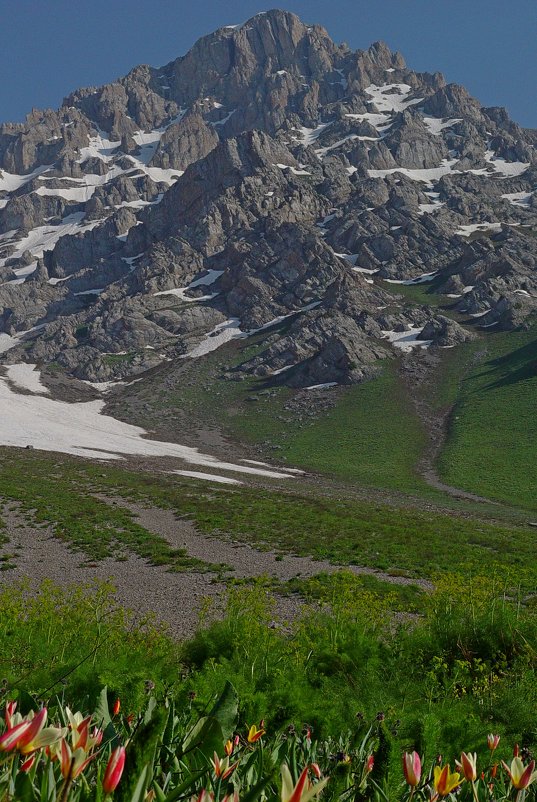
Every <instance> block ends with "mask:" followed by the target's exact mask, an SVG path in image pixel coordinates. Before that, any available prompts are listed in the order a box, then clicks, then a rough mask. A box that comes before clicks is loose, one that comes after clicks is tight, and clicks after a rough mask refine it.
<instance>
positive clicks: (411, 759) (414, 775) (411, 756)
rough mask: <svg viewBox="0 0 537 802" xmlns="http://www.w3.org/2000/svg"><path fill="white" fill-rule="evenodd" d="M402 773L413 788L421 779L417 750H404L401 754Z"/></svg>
mask: <svg viewBox="0 0 537 802" xmlns="http://www.w3.org/2000/svg"><path fill="white" fill-rule="evenodd" d="M403 773H404V775H405V780H406V781H407V783H408V785H410V786H411V787H412V788H415V787H416V786H417V785H419V782H420V779H421V760H420V756H419V755H418V753H417V752H412V753H409V752H405V754H404V755H403Z"/></svg>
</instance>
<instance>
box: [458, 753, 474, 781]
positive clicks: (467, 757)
mask: <svg viewBox="0 0 537 802" xmlns="http://www.w3.org/2000/svg"><path fill="white" fill-rule="evenodd" d="M455 762H456V764H457V768H458V769H459V770H460V771H462V773H463V774H464V777H465V779H466V780H468V782H469V783H473V782H475V781H476V780H477V755H476V753H475V752H474V754H473V755H472V754H467V753H466V752H463V753H462V755H461V760H460V763H459V761H458V760H457V761H455Z"/></svg>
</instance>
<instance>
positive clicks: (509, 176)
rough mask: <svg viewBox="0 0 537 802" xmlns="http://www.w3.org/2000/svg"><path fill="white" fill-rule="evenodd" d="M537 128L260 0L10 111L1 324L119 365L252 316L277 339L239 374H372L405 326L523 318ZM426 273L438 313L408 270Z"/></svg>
mask: <svg viewBox="0 0 537 802" xmlns="http://www.w3.org/2000/svg"><path fill="white" fill-rule="evenodd" d="M536 144H537V132H533V131H528V130H524V129H522V128H520V127H519V126H518V125H517V124H516V123H514V122H513V121H511V120H510V119H509V116H508V115H507V113H506V112H505V110H504V109H497V108H482V107H481V106H480V104H479V103H478V101H476V100H475V99H473V98H471V97H470V95H469V94H468V93H467V92H466V90H465V89H464V88H463V87H460V86H456V85H453V84H450V85H446V83H445V81H444V79H443V77H442V76H441V75H440V74H439V73H435V74H432V75H430V74H427V73H417V72H414V71H413V70H411V69H410V68H409V67H407V65H406V64H405V62H404V60H403V58H402V57H401V56H400V55H399V54H398V53H392V52H391V51H390V50H389V48H388V47H387V46H386V45H385V44H383V43H382V42H377V43H375V44H373V45H372V46H371V47H370V48H369V49H367V50H364V51H358V52H351V51H350V50H349V48H348V47H347V46H346V45H336V44H335V43H334V42H332V41H331V39H330V37H329V36H328V34H327V33H326V31H325V30H324V29H323V28H321V27H319V26H315V25H313V26H311V25H306V24H304V23H303V22H301V21H300V20H299V19H298V18H297V17H296V16H294V15H293V14H291V13H288V12H284V11H269V12H266V13H262V14H258V15H257V16H255V17H254V18H252V19H251V20H249V21H248V22H246V23H245V24H244V25H242V26H236V27H230V28H223V29H220V30H219V31H216V32H215V33H213V34H210V35H209V36H206V37H204V38H202V39H200V40H199V41H198V42H197V43H196V44H195V45H194V46H193V48H192V49H191V50H190V51H189V52H188V53H187V54H186V55H184V56H182V57H180V58H178V59H176V60H174V61H172V62H170V63H169V64H167V65H165V66H164V67H162V68H160V69H153V68H151V67H148V66H141V67H137V68H135V69H134V70H132V71H131V72H130V73H129V74H128V75H127V76H126V77H125V78H123V79H121V80H118V81H115V82H113V83H111V84H108V85H106V86H103V87H99V88H90V89H81V90H78V91H76V92H74V93H72V94H71V95H70V96H69V97H68V98H66V99H65V101H64V103H63V105H62V107H61V108H60V109H59V110H58V111H44V112H40V111H33V112H32V113H31V114H30V115H28V117H27V119H26V121H25V122H24V123H22V124H4V125H1V126H0V278H1V286H0V328H1V330H2V331H4V332H6V333H9V334H14V333H17V332H20V331H26V330H28V329H29V328H32V327H34V326H42V327H43V328H42V329H41V328H40V329H38V330H37V331H36V332H35V336H34V338H33V339H32V340H31V342H28V343H26V344H25V348H24V351H23V350H22V349H20V348H19V349H16V350H14V351H13V352H11V353H12V355H13V358H14V359H15V358H19V359H20V358H22V357H23V356H24V358H27V359H30V360H32V361H34V362H39V363H41V362H45V363H46V362H47V361H52V360H53V361H55V362H58V363H59V364H60V365H62V366H63V368H64V369H65V371H66V372H68V373H71V374H72V375H74V376H77V377H78V378H85V379H89V380H91V381H102V380H108V379H114V378H122V377H126V376H132V375H134V374H137V373H140V372H142V371H144V370H147V369H149V368H152V367H154V366H155V365H158V364H159V363H160V362H162V361H163V360H169V359H171V360H174V359H183V358H184V357H185V356H186V355H188V354H189V353H191V352H192V351H194V353H196V351H195V349H196V346H197V345H198V344H199V343H202V342H203V343H204V344H205V345H204V348H206V347H207V343H209V344H210V343H211V342H212V339H211V334H215V333H216V334H217V333H218V332H219V331H220V330H221V327H223V326H228V327H231V329H230V330H232V331H235V332H236V331H238V328H239V327H240V330H241V331H242V334H243V335H244V336H254V333H256V335H258V336H263V337H265V338H266V347H265V348H263V349H262V350H261V351H260V353H259V354H258V355H257V356H256V357H255V358H253V359H251V360H249V361H247V362H245V363H244V364H243V365H241V366H240V368H238V369H237V370H236V371H235V373H234V377H235V378H240V376H241V375H247V374H253V375H256V376H260V377H265V378H266V380H267V381H269V382H271V383H272V382H285V383H287V384H288V385H290V386H293V387H301V386H309V385H314V384H325V383H332V382H335V383H338V384H348V383H353V382H359V381H363V380H365V379H367V378H369V377H371V376H373V375H374V374H375V373H376V371H377V370H378V369H379V364H380V363H379V360H381V359H384V358H390V357H392V358H393V357H397V356H398V355H400V353H401V351H400V350H398V345H397V342H395V343H394V344H393V343H392V341H393V340H395V339H396V338H395V337H394V336H393V335H394V333H396V334H397V333H403V334H404V333H405V332H408V331H410V330H412V332H413V333H414V334H415V331H416V329H419V330H420V333H419V335H418V339H419V340H420V341H421V342H426V341H427V342H429V341H430V342H431V347H448V346H449V347H451V346H457V345H458V344H459V343H462V342H464V341H465V340H466V339H468V338H469V337H471V336H473V334H472V332H473V331H474V330H477V329H479V330H481V331H482V332H483V333H486V332H487V329H488V327H491V330H495V329H496V330H497V329H510V328H514V327H517V326H527V325H529V324H530V322H531V321H532V320H533V319H534V318H535V313H536V307H537V238H536V237H535V225H536V211H537V192H536V186H537V156H536ZM430 281H433V282H434V285H433V286H434V288H435V290H437V291H438V292H441V293H443V294H444V296H445V298H444V303H442V307H443V308H442V309H441V311H440V312H439V310H438V308H437V307H427V306H426V305H423V304H422V303H420V304H418V303H417V302H414V301H412V300H411V297H408V291H407V290H405V289H404V288H402V287H401V283H404V284H407V285H408V284H412V282H424V283H425V285H426V286H428V283H429V282H430ZM448 296H450V297H448ZM421 297H424V298H426V297H427V295H426V294H425V295H423V294H422V296H421ZM215 330H216V332H215ZM202 350H203V349H202ZM410 358H411V354H410Z"/></svg>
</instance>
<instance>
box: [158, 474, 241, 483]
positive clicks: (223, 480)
mask: <svg viewBox="0 0 537 802" xmlns="http://www.w3.org/2000/svg"><path fill="white" fill-rule="evenodd" d="M172 473H176V474H178V475H179V476H189V477H190V478H191V479H206V480H207V481H208V482H220V483H221V484H223V485H242V482H239V480H238V479H232V478H231V477H230V476H219V475H218V474H216V473H202V472H201V471H172Z"/></svg>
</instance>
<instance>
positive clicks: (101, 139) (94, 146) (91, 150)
mask: <svg viewBox="0 0 537 802" xmlns="http://www.w3.org/2000/svg"><path fill="white" fill-rule="evenodd" d="M120 145H121V140H120V139H118V140H116V141H112V140H110V139H108V134H106V132H105V131H101V130H100V129H98V133H97V134H96V135H95V136H92V137H90V139H89V145H88V146H87V147H86V148H81V149H80V158H79V159H78V160H77V161H78V163H79V164H82V163H83V162H85V161H86V159H90V158H97V159H101V161H103V162H109V161H110V160H111V159H112V157H113V154H114V151H116V150H117V149H118V148H119V146H120Z"/></svg>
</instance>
